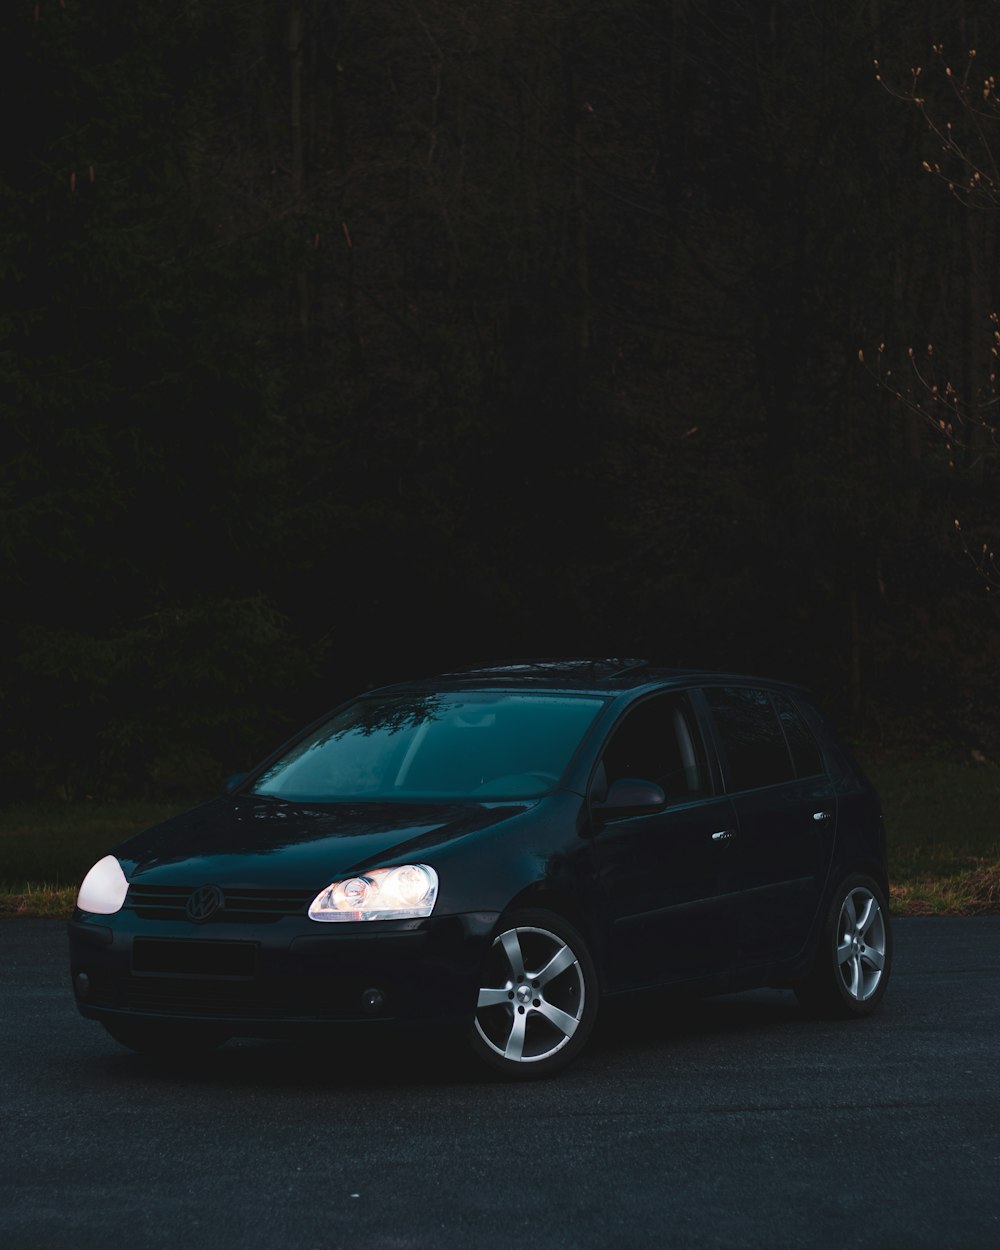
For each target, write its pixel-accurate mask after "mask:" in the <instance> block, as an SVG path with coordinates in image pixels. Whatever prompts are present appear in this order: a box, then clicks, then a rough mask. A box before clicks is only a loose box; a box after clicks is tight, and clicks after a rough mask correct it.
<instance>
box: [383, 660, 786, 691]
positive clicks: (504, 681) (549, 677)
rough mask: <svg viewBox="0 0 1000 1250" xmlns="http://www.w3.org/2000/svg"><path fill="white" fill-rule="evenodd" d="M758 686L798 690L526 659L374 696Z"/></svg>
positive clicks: (617, 665)
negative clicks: (412, 693) (479, 691)
mask: <svg viewBox="0 0 1000 1250" xmlns="http://www.w3.org/2000/svg"><path fill="white" fill-rule="evenodd" d="M727 681H731V682H739V683H741V684H745V683H747V682H754V683H755V684H760V685H769V686H783V687H786V688H787V687H790V686H794V685H795V683H792V682H787V681H782V680H780V679H775V678H764V677H757V676H748V675H746V674H737V673H725V672H716V671H713V670H709V669H699V668H665V667H660V666H658V665H654V664H651V663H650V662H649V661H648V660H643V659H636V658H620V657H603V658H596V659H571V658H565V659H537V660H531V659H522V660H509V661H503V662H497V663H489V664H476V665H472V666H470V667H468V668H459V669H454V670H452V671H449V672H444V673H438V674H436V675H435V676H433V677H424V678H421V679H419V680H414V681H405V682H398V683H393V684H392V685H389V686H383V687H381V688H380V689H379V690H378V691H372V692H370V693H372V694H375V693H377V694H388V693H392V692H400V693H402V692H404V691H413V692H417V691H430V690H434V691H445V690H489V689H493V690H499V689H504V690H551V691H573V692H575V693H590V694H603V695H615V694H624V693H626V692H629V691H632V692H635V691H638V690H639V689H641V688H642V687H644V686H649V687H652V688H658V689H662V688H663V687H665V686H686V685H691V684H695V683H711V684H717V683H719V682H727Z"/></svg>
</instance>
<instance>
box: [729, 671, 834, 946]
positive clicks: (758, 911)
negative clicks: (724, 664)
mask: <svg viewBox="0 0 1000 1250" xmlns="http://www.w3.org/2000/svg"><path fill="white" fill-rule="evenodd" d="M704 698H705V703H706V705H707V708H708V711H709V716H710V718H711V723H712V726H713V733H714V737H715V740H716V743H717V749H718V752H719V758H720V763H721V767H722V774H723V778H724V784H725V789H726V791H727V793H728V794H729V796H730V798H731V800H732V802H733V805H734V807H735V811H736V820H737V831H736V837H735V839H734V842H733V847H732V851H733V854H732V856H731V859H730V862H729V872H730V882H731V888H732V890H733V891H734V892H735V898H734V900H733V901H734V912H735V914H736V915H737V917H738V941H737V966H738V967H739V968H740V969H741V970H746V969H750V968H755V967H758V966H761V965H775V964H780V963H782V962H785V961H786V960H790V959H792V958H794V956H795V955H796V954H798V953H799V952H800V951H801V949H802V947H803V946H804V944H805V942H806V939H807V937H808V934H809V930H810V927H811V925H812V922H813V919H814V917H815V915H816V911H817V909H818V907H819V906H820V903H821V900H822V897H823V890H824V887H825V884H826V877H827V873H828V871H829V866H830V861H831V858H832V854H833V846H834V841H835V837H836V828H837V798H836V791H835V789H834V786H833V783H832V782H831V779H830V777H829V776H828V775H827V771H826V767H825V764H824V760H823V755H822V751H821V749H820V747H819V745H818V743H817V742H816V739H815V737H814V736H813V734H812V732H811V731H810V729H809V727H808V726H807V724H806V722H805V720H804V718H803V716H802V714H801V712H800V711H799V709H798V707H797V706H796V704H795V702H794V699H793V698H792V697H791V695H790V694H788V693H786V692H785V691H780V690H769V689H766V688H763V687H753V686H740V685H729V686H710V687H707V688H706V689H705V690H704Z"/></svg>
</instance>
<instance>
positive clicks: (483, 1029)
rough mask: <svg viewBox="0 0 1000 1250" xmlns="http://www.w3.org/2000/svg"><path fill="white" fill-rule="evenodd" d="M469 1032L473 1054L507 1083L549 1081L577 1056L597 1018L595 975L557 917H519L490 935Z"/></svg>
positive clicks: (577, 939) (580, 944)
mask: <svg viewBox="0 0 1000 1250" xmlns="http://www.w3.org/2000/svg"><path fill="white" fill-rule="evenodd" d="M479 983H480V987H481V988H480V990H479V999H478V1003H477V1006H476V1014H475V1018H474V1020H473V1024H472V1028H471V1030H470V1033H469V1041H470V1042H471V1045H472V1049H473V1051H474V1052H475V1054H476V1055H477V1056H478V1057H479V1058H480V1059H481V1060H482V1061H483V1062H484V1063H486V1064H487V1065H488V1066H489V1067H491V1068H492V1069H493V1070H494V1071H496V1072H499V1073H501V1074H502V1075H503V1076H505V1077H508V1078H513V1079H515V1080H525V1079H531V1078H534V1077H543V1076H550V1075H551V1074H552V1073H553V1072H556V1071H558V1069H560V1068H564V1067H565V1066H566V1065H567V1064H568V1063H570V1062H572V1060H573V1059H575V1058H576V1056H577V1055H578V1054H579V1053H580V1051H581V1050H582V1049H583V1047H584V1045H585V1044H586V1042H587V1039H588V1037H589V1036H590V1034H591V1031H592V1029H593V1027H594V1022H595V1020H596V1019H597V1006H598V987H597V972H596V970H595V968H594V963H593V960H592V959H591V957H590V952H589V951H588V950H587V945H586V943H585V942H584V940H583V938H582V937H581V935H580V934H579V933H578V932H577V930H576V929H575V928H574V927H573V926H572V925H571V924H570V923H569V922H568V921H566V920H564V919H563V918H562V917H561V916H557V915H555V914H554V913H553V912H546V911H521V912H515V913H513V914H511V915H510V916H508V917H506V918H505V919H504V920H503V921H502V922H501V925H500V927H499V929H498V931H497V934H496V937H495V938H494V939H493V944H492V946H491V947H490V951H489V954H488V955H487V957H486V960H485V961H484V964H483V970H482V974H481V976H480V982H479Z"/></svg>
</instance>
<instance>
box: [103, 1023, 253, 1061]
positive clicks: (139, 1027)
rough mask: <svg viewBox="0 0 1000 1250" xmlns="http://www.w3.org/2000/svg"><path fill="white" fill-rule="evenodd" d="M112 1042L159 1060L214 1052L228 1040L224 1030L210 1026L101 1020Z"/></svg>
mask: <svg viewBox="0 0 1000 1250" xmlns="http://www.w3.org/2000/svg"><path fill="white" fill-rule="evenodd" d="M102 1023H103V1025H104V1027H105V1029H107V1031H108V1032H109V1033H110V1034H111V1036H112V1037H113V1038H114V1039H115V1041H116V1042H120V1043H121V1045H122V1046H127V1047H128V1048H129V1050H135V1051H138V1053H139V1054H141V1055H157V1056H159V1057H162V1058H170V1057H174V1056H176V1057H178V1058H180V1057H183V1056H184V1055H197V1054H202V1053H204V1052H206V1051H210V1050H216V1049H217V1048H218V1047H219V1046H221V1045H222V1044H223V1042H226V1041H228V1040H229V1034H228V1033H227V1032H226V1031H225V1029H222V1028H219V1027H217V1026H213V1025H204V1024H188V1023H187V1022H185V1023H171V1022H167V1023H160V1022H159V1021H153V1020H115V1021H113V1022H112V1021H108V1020H104V1021H102Z"/></svg>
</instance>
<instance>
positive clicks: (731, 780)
mask: <svg viewBox="0 0 1000 1250" xmlns="http://www.w3.org/2000/svg"><path fill="white" fill-rule="evenodd" d="M705 697H706V699H707V701H708V705H709V707H710V708H711V709H712V715H713V717H714V719H715V725H716V728H717V730H718V734H719V738H720V739H721V741H722V746H723V748H724V750H725V753H726V759H727V761H728V769H727V781H728V786H727V788H728V789H729V790H731V791H732V790H751V789H754V788H755V787H757V786H770V785H774V784H775V783H776V782H779V781H789V780H791V778H792V777H794V775H795V773H794V770H793V767H792V758H791V755H790V754H789V750H788V745H787V743H786V742H785V735H784V732H783V730H782V728H781V724H780V722H779V720H778V716H777V713H776V712H775V710H774V707H773V705H772V703H771V698H770V695H769V694H768V692H767V691H766V690H752V689H749V688H747V687H741V686H710V687H708V689H706V691H705Z"/></svg>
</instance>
